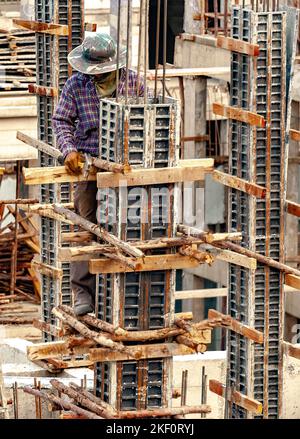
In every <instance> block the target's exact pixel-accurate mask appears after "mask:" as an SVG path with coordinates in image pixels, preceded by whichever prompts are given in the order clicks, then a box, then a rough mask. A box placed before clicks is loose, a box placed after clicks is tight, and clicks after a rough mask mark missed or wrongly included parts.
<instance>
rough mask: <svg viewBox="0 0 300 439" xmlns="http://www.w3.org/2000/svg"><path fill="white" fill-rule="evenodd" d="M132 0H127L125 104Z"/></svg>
mask: <svg viewBox="0 0 300 439" xmlns="http://www.w3.org/2000/svg"><path fill="white" fill-rule="evenodd" d="M131 12H132V0H127V37H126V40H127V52H126V83H125V104H126V105H127V104H128V85H129V53H130V47H131V44H130V43H131V41H130V35H131V32H130V27H131Z"/></svg>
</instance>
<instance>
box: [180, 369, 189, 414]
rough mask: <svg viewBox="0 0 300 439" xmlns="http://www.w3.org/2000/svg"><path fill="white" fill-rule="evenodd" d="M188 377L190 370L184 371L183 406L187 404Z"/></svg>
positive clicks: (182, 386)
mask: <svg viewBox="0 0 300 439" xmlns="http://www.w3.org/2000/svg"><path fill="white" fill-rule="evenodd" d="M187 377H188V371H187V370H183V371H182V381H181V402H180V403H181V406H184V405H186V396H187Z"/></svg>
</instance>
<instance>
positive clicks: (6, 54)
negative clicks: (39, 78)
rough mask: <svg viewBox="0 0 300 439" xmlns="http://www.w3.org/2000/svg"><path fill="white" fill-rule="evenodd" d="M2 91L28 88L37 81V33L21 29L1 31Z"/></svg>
mask: <svg viewBox="0 0 300 439" xmlns="http://www.w3.org/2000/svg"><path fill="white" fill-rule="evenodd" d="M0 65H1V69H0V92H1V91H15V90H27V89H28V85H29V84H32V83H35V82H36V52H35V34H34V33H33V32H28V31H24V30H20V29H12V30H10V31H7V32H4V31H2V32H1V33H0Z"/></svg>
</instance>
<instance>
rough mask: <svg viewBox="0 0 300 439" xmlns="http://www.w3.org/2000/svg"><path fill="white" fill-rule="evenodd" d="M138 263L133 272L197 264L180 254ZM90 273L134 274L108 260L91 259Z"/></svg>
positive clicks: (173, 268)
mask: <svg viewBox="0 0 300 439" xmlns="http://www.w3.org/2000/svg"><path fill="white" fill-rule="evenodd" d="M136 262H137V263H138V265H137V269H136V270H135V271H137V272H140V271H157V270H180V269H183V268H196V267H198V265H199V262H198V261H197V260H196V259H193V258H190V257H189V256H182V255H180V254H174V255H155V256H145V257H144V258H137V259H136ZM89 268H90V273H92V274H98V273H103V274H108V273H129V272H130V273H131V272H134V270H132V269H131V268H129V267H125V266H124V265H123V264H120V263H118V262H117V261H111V260H109V259H91V260H90V262H89Z"/></svg>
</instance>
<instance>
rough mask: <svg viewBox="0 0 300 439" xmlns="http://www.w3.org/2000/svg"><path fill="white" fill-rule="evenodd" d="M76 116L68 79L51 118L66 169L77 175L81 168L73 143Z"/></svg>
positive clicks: (79, 155)
mask: <svg viewBox="0 0 300 439" xmlns="http://www.w3.org/2000/svg"><path fill="white" fill-rule="evenodd" d="M77 116H78V111H77V105H76V100H75V98H74V93H73V91H72V82H71V80H68V81H67V83H66V85H65V86H64V89H63V91H62V94H61V97H60V100H59V103H58V106H57V108H56V111H55V114H54V116H53V119H52V124H53V130H54V133H55V134H56V142H57V147H58V148H59V149H60V150H61V152H62V154H63V158H64V162H65V167H66V170H67V172H68V173H69V174H71V175H78V174H80V173H81V169H82V161H83V159H82V155H81V154H80V153H79V152H78V151H77V148H76V143H75V136H74V133H75V130H76V119H77Z"/></svg>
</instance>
